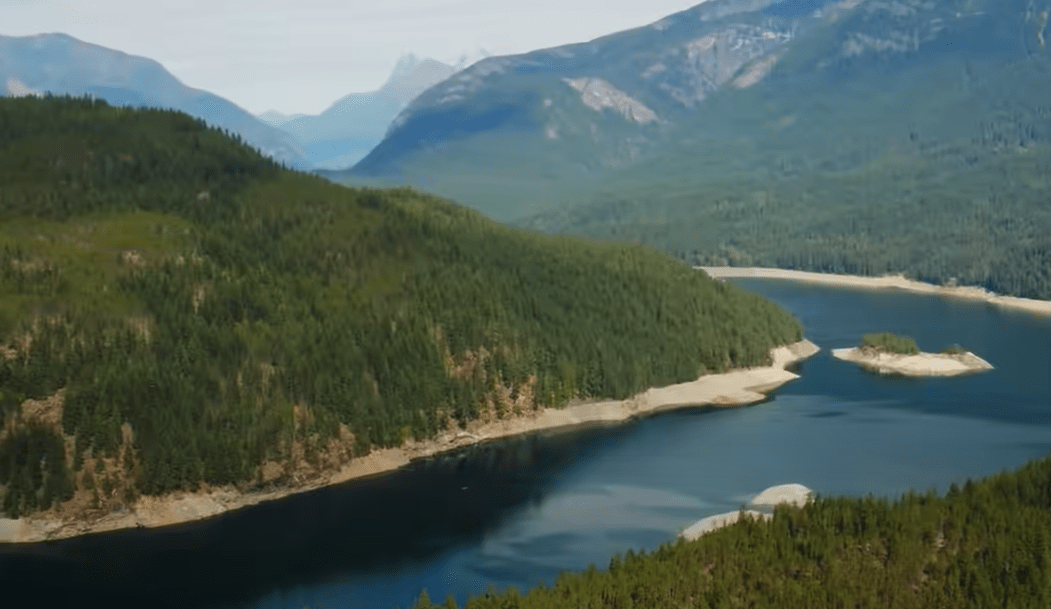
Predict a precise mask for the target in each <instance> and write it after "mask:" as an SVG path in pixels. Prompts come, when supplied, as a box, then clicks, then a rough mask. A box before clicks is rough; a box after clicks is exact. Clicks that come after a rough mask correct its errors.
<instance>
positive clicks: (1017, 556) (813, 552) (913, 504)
mask: <svg viewBox="0 0 1051 609" xmlns="http://www.w3.org/2000/svg"><path fill="white" fill-rule="evenodd" d="M442 606H443V607H445V608H447V609H455V608H456V607H457V606H458V605H457V603H456V601H455V599H451V598H450V599H448V601H447V602H446V603H445V604H444V605H442ZM1048 606H1051V458H1045V459H1042V460H1039V461H1034V462H1031V463H1029V464H1028V465H1026V466H1025V467H1023V468H1021V469H1019V470H1018V471H1015V472H1010V473H1003V474H999V475H996V476H992V477H990V478H987V479H985V480H980V481H977V482H972V481H968V482H967V483H966V484H964V485H963V486H962V487H961V486H958V485H956V484H953V485H952V486H951V487H950V488H949V491H948V493H947V494H945V495H944V496H939V495H937V494H935V493H934V492H933V491H931V492H926V493H923V494H920V493H915V492H910V493H908V494H906V495H904V496H903V497H901V498H900V499H898V500H896V501H893V502H891V501H888V500H886V499H882V498H875V497H872V496H869V497H864V498H848V497H831V498H824V497H819V498H817V500H816V501H814V502H812V503H809V504H808V505H806V506H805V507H802V508H798V507H787V506H779V507H778V508H777V509H776V510H775V512H774V517H773V519H772V520H769V521H765V520H753V519H751V518H749V517H744V518H742V521H741V522H739V523H737V524H734V525H732V526H729V527H727V528H724V529H721V530H718V531H715V532H712V533H708V534H706V535H704V536H702V537H701V538H700V539H698V540H696V541H691V542H687V541H683V540H678V541H677V542H676V543H674V544H665V545H664V546H662V547H660V548H659V549H657V550H655V551H653V552H650V553H640V554H633V553H632V552H630V551H629V552H628V553H627V555H624V556H616V557H614V558H613V560H612V561H611V562H610V565H609V569H608V570H603V571H599V570H596V569H594V568H591V569H589V570H588V571H586V572H583V573H564V574H563V575H561V576H560V577H559V578H558V581H557V582H555V584H554V585H553V586H544V585H541V586H539V587H537V588H535V589H533V590H531V591H529V593H528V594H522V593H520V592H519V591H517V590H514V589H511V590H508V591H507V592H504V593H500V594H497V593H495V592H490V593H489V594H485V595H479V596H475V597H473V598H471V599H470V600H469V601H468V602H467V603H466V605H465V607H466V609H488V608H494V609H495V608H497V607H500V608H505V607H513V608H517V609H532V608H537V609H560V608H562V607H565V608H573V609H598V608H600V607H601V608H609V607H613V608H625V607H646V608H648V609H649V608H653V609H656V608H663V607H755V608H762V607H771V608H782V607H808V608H821V607H857V608H866V609H867V608H872V609H876V608H879V609H883V608H888V607H893V608H908V607H916V608H920V607H953V608H962V607H983V608H984V607H1034V608H1037V607H1048ZM437 607H439V605H435V604H434V603H433V602H431V599H430V598H428V597H427V595H426V592H424V594H423V595H422V598H421V599H420V601H419V602H418V603H417V604H416V605H415V609H436V608H437Z"/></svg>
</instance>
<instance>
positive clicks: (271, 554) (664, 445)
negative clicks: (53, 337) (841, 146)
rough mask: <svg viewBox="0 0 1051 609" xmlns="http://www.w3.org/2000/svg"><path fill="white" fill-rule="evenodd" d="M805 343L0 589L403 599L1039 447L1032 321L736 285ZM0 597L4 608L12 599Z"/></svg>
mask: <svg viewBox="0 0 1051 609" xmlns="http://www.w3.org/2000/svg"><path fill="white" fill-rule="evenodd" d="M738 283H739V284H740V285H744V286H746V287H749V288H751V289H755V290H758V291H760V292H762V293H763V294H766V295H767V296H769V297H771V298H773V299H774V300H776V301H778V302H779V303H781V304H782V305H784V306H785V307H787V308H788V309H790V310H791V311H792V312H793V313H794V314H796V315H797V316H798V317H799V318H800V319H801V320H802V321H803V323H804V325H805V326H806V328H807V330H806V333H807V336H808V337H809V338H811V339H812V340H813V341H814V342H816V343H818V344H819V345H820V346H821V347H822V349H823V351H822V352H821V353H819V354H817V355H816V356H814V357H813V358H811V359H809V360H807V361H806V362H804V363H803V364H801V365H800V366H799V369H798V371H799V372H800V373H801V374H802V375H803V376H802V378H801V379H798V380H795V381H793V382H791V383H789V384H787V385H785V386H784V387H782V388H781V389H779V390H777V391H776V392H775V393H774V394H773V395H772V396H771V399H769V400H767V401H766V402H764V403H762V404H758V405H755V406H752V407H747V408H736V409H711V408H698V409H692V410H680V411H675V412H670V413H665V414H661V415H658V416H654V417H651V418H647V419H644V420H641V421H636V422H631V423H627V424H624V425H620V426H616V427H592V428H587V429H578V430H575V431H573V432H569V433H562V434H537V435H532V436H526V437H519V438H514V439H510V440H506V441H500V442H494V443H490V444H486V445H479V446H475V447H472V448H469V449H466V450H464V451H462V452H460V453H456V454H451V455H446V456H443V457H439V458H434V459H431V460H428V461H425V462H420V463H416V464H414V465H413V466H411V467H409V468H406V469H404V470H401V471H398V472H394V473H392V474H389V475H385V476H381V477H377V478H374V479H369V480H361V481H356V482H352V483H348V484H345V485H341V486H338V487H332V488H327V489H321V490H319V491H316V492H313V493H309V494H304V495H299V496H296V497H291V498H288V499H285V500H282V501H278V502H273V503H270V504H264V505H260V506H256V507H253V508H249V509H246V510H242V511H240V512H236V513H232V514H227V515H224V516H222V517H219V518H215V519H211V520H208V521H203V522H199V523H194V524H191V525H186V526H179V527H171V528H167V529H160V530H133V531H123V532H117V533H110V534H100V535H93V536H87V537H83V538H79V539H73V540H65V541H61V542H51V543H43V544H36V545H33V546H11V545H8V546H4V545H0V587H2V589H3V590H4V591H5V592H4V598H5V601H8V600H15V599H19V600H23V601H25V602H33V603H34V604H35V606H60V605H62V606H65V605H71V604H72V603H74V602H75V603H76V604H77V605H78V606H79V607H90V606H100V607H136V608H137V607H143V606H150V607H158V606H172V607H208V606H211V607H246V608H248V607H252V608H270V607H274V608H277V607H282V608H284V607H289V608H300V607H318V608H327V607H355V608H356V607H360V608H364V609H368V608H380V609H390V608H391V607H394V606H402V607H404V606H407V605H409V604H411V602H412V601H413V600H414V599H415V598H416V597H417V596H418V594H419V592H420V589H421V588H424V587H425V588H427V589H428V591H429V593H430V595H431V597H432V598H433V599H436V600H441V599H444V598H445V596H446V595H447V594H449V593H453V594H455V595H456V596H457V597H458V598H459V599H460V601H461V602H462V601H463V599H464V598H465V596H466V595H467V594H469V593H478V592H484V591H485V590H486V589H487V587H488V586H489V585H490V584H493V585H495V586H497V587H498V588H501V589H502V588H504V587H506V586H508V585H515V586H518V587H520V588H523V589H524V588H528V587H531V586H534V585H536V584H537V583H538V582H541V581H544V582H547V583H551V582H552V581H553V580H554V578H555V577H556V576H557V574H558V573H559V572H560V571H562V570H566V569H583V568H586V567H587V565H588V564H589V563H595V564H596V565H598V566H600V567H604V566H605V565H606V564H607V563H608V561H609V558H610V557H611V556H612V555H613V554H614V553H617V552H623V551H625V550H627V549H629V548H632V549H641V548H647V549H649V548H654V547H656V546H658V545H660V544H661V543H662V542H665V541H669V540H672V539H673V538H674V537H675V535H676V533H677V531H678V530H680V529H682V528H684V527H685V526H688V525H689V524H691V523H692V522H694V521H695V520H698V519H700V518H702V517H704V516H708V515H711V514H714V513H718V512H723V511H728V510H732V509H736V508H737V507H739V506H740V505H741V504H742V503H744V502H747V501H748V500H749V499H750V498H751V497H752V496H753V495H754V494H756V493H757V492H759V491H760V490H762V489H764V488H766V487H768V486H772V485H774V484H780V483H785V482H800V483H803V484H806V485H807V486H809V487H811V488H813V489H815V490H817V491H818V492H819V493H822V494H866V493H870V492H871V493H876V494H881V495H889V496H895V495H897V494H900V493H901V492H903V491H905V490H907V489H909V488H915V489H918V490H926V489H928V488H930V487H932V486H933V487H937V488H938V489H941V490H944V489H945V488H946V487H947V486H948V484H949V483H950V482H952V481H963V480H964V479H966V478H967V477H978V476H984V475H987V474H990V473H993V472H996V471H1000V470H1002V469H1005V468H1014V467H1017V466H1019V465H1021V464H1022V463H1024V462H1026V461H1027V460H1029V459H1032V458H1034V457H1041V456H1044V455H1046V454H1047V453H1048V452H1049V450H1051V318H1048V317H1039V316H1035V315H1031V314H1027V313H1022V312H1013V311H1009V310H1003V309H999V308H996V307H992V306H989V305H985V304H982V303H975V302H966V301H953V300H949V299H945V298H940V297H933V296H923V295H915V294H906V293H897V292H875V291H862V290H847V289H839V288H828V287H821V286H811V285H806V284H801V283H795V282H787V281H773V280H740V281H739V282H738ZM882 330H889V331H893V332H900V333H905V334H909V335H910V336H913V337H914V338H916V340H917V342H918V343H919V344H920V347H921V348H923V349H926V350H940V349H943V348H945V347H947V346H949V345H950V344H953V343H960V344H962V345H963V346H965V347H967V348H969V349H971V350H973V351H974V352H976V353H977V354H979V355H980V356H982V357H984V358H985V359H987V360H989V361H990V362H991V363H992V364H993V365H994V366H996V370H993V371H991V372H987V373H982V374H975V375H971V376H964V377H956V378H938V379H907V378H900V377H884V376H880V375H877V374H872V373H869V372H865V371H863V370H862V369H860V368H859V367H857V366H856V365H854V364H852V363H849V362H843V361H840V360H836V359H834V358H832V357H831V355H830V354H829V349H832V348H837V347H846V346H851V345H853V344H856V343H857V342H858V340H859V339H860V336H861V335H862V334H864V333H866V332H873V331H882ZM13 606H14V605H13Z"/></svg>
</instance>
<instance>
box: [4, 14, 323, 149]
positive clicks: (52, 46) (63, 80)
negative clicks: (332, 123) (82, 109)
mask: <svg viewBox="0 0 1051 609" xmlns="http://www.w3.org/2000/svg"><path fill="white" fill-rule="evenodd" d="M45 92H48V93H54V94H58V95H66V94H69V95H76V96H79V95H85V94H86V95H91V96H94V97H98V98H101V99H104V100H106V101H107V102H109V103H111V104H115V105H123V106H137V107H147V106H148V107H159V108H173V109H176V110H181V111H183V112H186V113H187V114H190V115H192V116H195V117H198V118H200V119H203V120H205V121H206V122H208V123H209V124H211V125H214V126H217V127H221V128H223V129H226V130H228V131H231V132H234V133H237V134H239V135H240V136H241V137H242V138H243V139H244V140H245V141H246V142H248V143H249V144H251V145H252V146H255V147H256V148H258V149H259V150H260V151H261V152H263V153H264V154H266V155H267V156H270V157H273V158H274V159H276V160H279V161H282V162H284V163H285V164H287V165H289V166H291V167H295V168H299V169H307V168H309V167H310V166H309V164H308V162H307V161H306V158H305V157H304V152H305V151H304V149H303V146H302V144H300V143H299V142H298V141H297V140H296V139H295V138H294V137H292V136H290V135H289V134H288V133H286V132H284V131H281V130H279V129H276V128H275V127H272V126H271V125H268V124H265V123H264V122H262V121H260V120H259V119H258V118H256V117H255V116H253V115H252V114H251V113H250V112H248V111H247V110H244V109H243V108H241V107H239V106H237V105H236V104H234V103H233V102H231V101H229V100H226V99H224V98H222V97H219V96H218V95H214V94H212V93H209V92H207V91H201V90H199V89H194V88H192V87H188V86H186V85H184V84H183V83H182V82H180V81H179V79H177V78H176V77H175V76H173V75H172V74H171V73H170V72H168V71H167V70H166V69H165V68H164V66H162V65H161V64H160V63H158V62H156V61H154V60H152V59H147V58H145V57H138V56H135V55H128V54H127V53H122V52H120V51H116V50H113V49H108V48H105V47H101V46H98V45H94V44H90V43H87V42H84V41H81V40H78V39H76V38H73V37H72V36H68V35H66V34H39V35H35V36H20V37H12V36H0V93H3V94H5V95H27V94H32V93H45Z"/></svg>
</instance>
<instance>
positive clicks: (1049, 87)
mask: <svg viewBox="0 0 1051 609" xmlns="http://www.w3.org/2000/svg"><path fill="white" fill-rule="evenodd" d="M990 10H991V11H992V10H999V8H996V9H993V8H991V9H990ZM1005 10H1006V9H1005ZM1019 25H1021V24H1019ZM976 44H977V43H976ZM1049 75H1051V59H1048V58H1047V57H1043V56H1040V55H1033V56H1027V57H1025V58H1024V59H1019V60H1017V61H1013V62H1006V63H1005V62H1003V61H994V60H987V61H957V60H945V61H942V60H937V61H935V60H934V59H932V60H930V61H928V62H924V63H922V65H921V66H920V67H918V68H915V69H909V70H900V71H898V70H890V71H885V70H882V69H880V68H878V67H876V68H872V69H869V70H864V71H858V72H857V73H856V74H853V75H852V76H851V77H850V78H848V79H845V80H835V79H831V78H830V79H828V80H822V79H820V78H819V79H816V81H815V82H811V81H809V80H808V81H806V82H807V83H808V85H807V88H806V89H804V90H800V89H792V88H790V87H788V86H787V85H784V87H782V86H780V84H773V85H770V86H769V87H768V88H767V89H763V88H762V87H758V88H756V89H750V90H742V91H726V92H722V93H719V94H716V95H713V96H712V97H711V98H710V99H708V100H706V102H705V104H706V107H707V110H706V112H704V113H703V114H702V115H701V116H700V117H699V118H698V120H699V121H702V122H699V123H697V124H693V125H691V126H690V128H689V129H685V128H684V129H683V130H682V132H683V133H685V134H688V135H689V137H690V139H692V140H693V141H689V142H687V141H683V142H679V143H673V144H668V145H667V146H665V147H664V148H663V149H662V154H661V155H660V156H659V157H658V158H656V159H654V160H652V161H648V162H646V163H645V164H644V165H642V166H639V167H633V168H630V169H627V170H624V171H620V172H616V173H611V174H610V175H607V176H603V178H604V179H605V184H604V185H603V186H601V187H600V188H597V189H596V192H594V193H593V194H592V195H591V196H590V197H581V196H579V195H575V194H573V192H572V191H571V190H569V189H568V188H567V189H566V192H567V194H566V195H565V197H564V199H565V201H567V203H565V204H563V206H562V208H561V209H557V210H552V211H548V212H545V213H543V214H540V215H537V216H534V217H531V218H528V219H522V220H520V221H519V222H518V224H519V225H521V226H526V227H531V228H539V229H542V230H546V231H552V232H567V233H573V234H582V235H589V236H597V237H605V238H609V237H612V238H616V239H621V240H627V241H634V242H641V243H647V244H650V245H653V246H655V247H658V248H661V249H663V250H665V251H668V252H670V253H673V254H674V255H676V256H677V257H679V258H680V259H683V260H686V261H688V262H689V263H691V264H697V265H714V266H719V265H730V266H771V267H779V268H786V269H800V270H808V271H819V272H827V273H850V274H859V275H881V274H885V273H904V274H906V275H907V276H910V277H913V278H915V279H918V280H921V281H927V282H930V283H934V284H943V283H944V284H948V285H953V284H958V285H974V286H981V287H984V288H986V289H989V290H991V291H994V292H997V293H1003V294H1010V295H1015V296H1025V297H1031V298H1042V299H1051V197H1049V196H1048V189H1049V186H1051V179H1049V178H1051V105H1048V103H1047V102H1046V100H1047V99H1048V95H1049V94H1051V79H1049V78H1048V76H1049ZM781 84H783V83H781ZM701 134H703V135H701ZM685 137H686V136H684V138H685ZM472 204H473V203H472Z"/></svg>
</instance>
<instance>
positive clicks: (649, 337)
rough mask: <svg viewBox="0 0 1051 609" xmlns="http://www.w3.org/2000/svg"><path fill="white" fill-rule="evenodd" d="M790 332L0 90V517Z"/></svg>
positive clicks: (287, 461) (323, 449) (384, 199)
mask: <svg viewBox="0 0 1051 609" xmlns="http://www.w3.org/2000/svg"><path fill="white" fill-rule="evenodd" d="M801 334H802V331H801V327H800V325H799V323H798V321H797V320H795V319H794V318H793V317H792V316H791V315H789V314H788V313H787V312H785V311H784V310H782V309H780V308H779V307H777V306H776V305H774V304H773V303H771V302H769V301H767V300H765V299H763V298H762V297H760V296H758V295H757V294H755V293H752V292H749V291H746V290H744V289H741V288H737V287H734V286H732V285H729V284H725V283H720V282H716V281H713V280H710V279H709V278H707V277H706V276H705V275H704V274H703V273H698V272H696V271H694V270H692V269H691V268H690V267H689V266H687V265H684V264H682V263H681V262H680V261H676V260H675V259H674V258H672V257H671V256H668V255H666V254H662V253H659V252H657V251H655V250H651V249H649V248H647V247H643V246H638V245H618V244H612V243H603V242H593V241H589V240H585V239H582V238H575V237H574V238H570V237H559V236H550V235H542V234H539V233H533V232H527V231H523V230H519V229H513V228H510V227H506V226H502V225H499V224H496V223H494V222H492V221H490V220H488V219H485V218H484V217H482V216H481V215H480V214H477V213H475V212H473V211H470V210H467V209H465V208H463V207H461V206H459V205H456V204H454V203H452V202H449V201H446V200H441V199H438V198H435V197H431V196H428V195H424V194H421V193H419V192H416V191H414V190H410V189H397V190H378V189H362V190H359V189H352V188H346V187H342V186H339V185H336V184H333V183H330V182H328V181H326V180H324V179H322V178H319V177H317V176H312V175H307V174H302V173H297V172H293V171H290V170H288V169H286V168H284V167H282V166H279V165H277V164H275V163H274V162H273V161H271V160H269V159H266V158H264V157H263V156H261V155H260V154H258V153H257V152H256V151H254V150H253V149H251V148H249V147H247V146H246V145H244V144H243V143H242V142H240V141H239V140H238V139H237V138H236V137H233V136H230V135H229V134H226V133H223V132H221V131H218V130H215V129H212V128H209V127H207V126H206V125H205V124H204V123H203V122H201V121H198V120H195V119H193V118H191V117H189V116H186V115H183V114H181V113H178V112H174V111H162V110H133V109H126V108H115V107H111V106H109V105H107V104H106V103H104V102H102V101H98V100H91V99H80V98H63V97H50V96H49V97H45V98H43V99H37V98H33V97H27V98H3V99H0V340H2V342H0V345H2V348H0V419H2V420H3V421H4V426H3V432H2V434H0V484H2V485H3V489H4V498H3V512H4V513H6V514H7V515H9V516H18V515H20V514H24V513H28V512H32V511H34V510H37V509H43V508H47V507H48V506H49V505H51V504H52V503H54V502H55V501H56V500H59V501H61V500H64V499H66V498H68V497H70V496H71V495H72V494H73V492H74V490H77V491H80V490H83V491H85V492H90V493H91V494H92V503H91V505H92V506H93V509H112V508H114V507H116V506H117V505H119V504H120V503H127V502H131V501H133V500H134V499H135V497H136V496H137V495H138V494H139V493H147V494H157V493H163V492H166V491H171V490H176V489H194V488H198V487H199V485H200V484H202V483H207V484H212V485H215V484H225V483H239V484H242V485H248V486H251V485H253V484H262V483H271V482H274V481H276V482H278V483H280V482H281V481H282V480H285V479H289V478H290V477H291V476H292V474H293V473H296V474H298V473H303V471H304V469H303V468H307V469H306V470H305V471H307V472H310V471H317V470H314V469H310V468H319V469H320V468H322V467H326V466H332V465H338V464H339V463H341V462H345V461H346V460H347V459H349V458H352V457H354V456H360V455H363V454H366V453H368V452H369V451H370V450H371V449H373V448H375V447H387V446H394V445H399V444H401V443H402V442H404V441H406V440H408V439H410V438H416V439H423V438H429V437H433V436H435V435H436V434H437V433H439V432H441V431H443V430H445V429H448V428H450V426H455V425H464V424H465V423H467V422H468V421H471V420H474V419H478V418H483V417H491V416H507V415H509V414H512V413H513V412H514V411H516V410H523V409H526V410H528V409H532V408H537V407H540V406H560V405H563V404H565V403H566V401H567V400H569V399H571V398H586V397H591V396H602V397H625V396H628V395H630V394H632V393H634V392H636V391H639V390H640V389H643V388H645V387H647V386H652V385H664V384H669V383H675V382H680V381H685V380H688V379H692V378H695V377H696V376H697V375H698V374H699V373H703V372H706V371H719V370H724V369H727V368H733V367H740V366H750V365H757V364H767V363H769V349H770V348H771V347H772V346H775V345H778V344H784V343H788V342H792V341H796V340H799V339H800V338H801ZM275 464H276V466H277V472H278V473H276V474H274V473H273V472H274V467H273V466H274V465H275ZM264 465H269V466H271V467H264ZM264 474H265V475H264Z"/></svg>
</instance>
